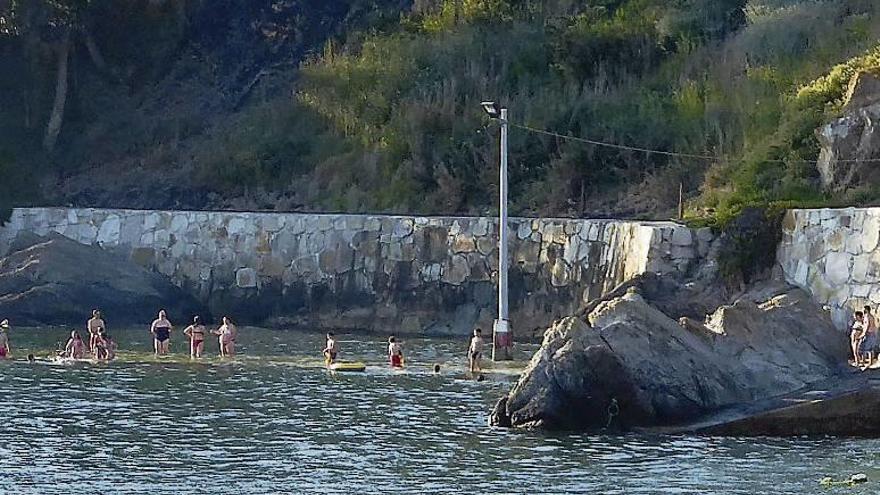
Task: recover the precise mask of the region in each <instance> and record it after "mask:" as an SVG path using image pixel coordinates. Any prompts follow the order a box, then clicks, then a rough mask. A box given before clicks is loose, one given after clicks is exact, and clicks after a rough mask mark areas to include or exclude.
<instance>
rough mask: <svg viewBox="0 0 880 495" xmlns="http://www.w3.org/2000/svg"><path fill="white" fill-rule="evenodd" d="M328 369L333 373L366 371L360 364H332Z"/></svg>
mask: <svg viewBox="0 0 880 495" xmlns="http://www.w3.org/2000/svg"><path fill="white" fill-rule="evenodd" d="M330 369H331V370H333V371H364V370H366V369H367V365H365V364H364V363H361V362H352V363H333V364H331V365H330Z"/></svg>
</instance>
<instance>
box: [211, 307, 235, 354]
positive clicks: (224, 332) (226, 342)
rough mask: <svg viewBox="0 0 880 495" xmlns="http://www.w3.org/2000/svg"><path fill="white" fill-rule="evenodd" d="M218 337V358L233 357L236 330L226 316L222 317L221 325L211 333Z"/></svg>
mask: <svg viewBox="0 0 880 495" xmlns="http://www.w3.org/2000/svg"><path fill="white" fill-rule="evenodd" d="M212 333H213V334H214V335H216V336H217V337H218V339H217V340H218V341H219V343H220V357H234V356H235V339H236V337H238V329H237V328H235V324H234V323H232V320H231V319H230V318H229V317H228V316H224V317H223V324H222V325H220V328H218V329H217V330H214V331H213V332H212Z"/></svg>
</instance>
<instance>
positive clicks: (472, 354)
mask: <svg viewBox="0 0 880 495" xmlns="http://www.w3.org/2000/svg"><path fill="white" fill-rule="evenodd" d="M482 357H483V330H482V329H480V328H477V329H474V336H473V337H471V342H470V345H469V346H468V363H469V364H470V368H471V373H475V372H477V371H481V368H480V359H482Z"/></svg>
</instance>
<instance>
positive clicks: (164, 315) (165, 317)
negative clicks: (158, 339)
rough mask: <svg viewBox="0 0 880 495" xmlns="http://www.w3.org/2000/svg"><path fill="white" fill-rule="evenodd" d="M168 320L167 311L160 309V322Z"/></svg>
mask: <svg viewBox="0 0 880 495" xmlns="http://www.w3.org/2000/svg"><path fill="white" fill-rule="evenodd" d="M167 318H168V316H167V314H166V313H165V310H164V309H160V310H159V319H160V320H165V319H167Z"/></svg>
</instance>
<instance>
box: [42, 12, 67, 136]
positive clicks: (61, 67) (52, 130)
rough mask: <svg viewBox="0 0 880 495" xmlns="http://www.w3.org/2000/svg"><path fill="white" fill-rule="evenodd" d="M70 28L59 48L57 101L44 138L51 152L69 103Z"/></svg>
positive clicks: (53, 106)
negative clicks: (65, 108)
mask: <svg viewBox="0 0 880 495" xmlns="http://www.w3.org/2000/svg"><path fill="white" fill-rule="evenodd" d="M69 56H70V29H69V28H68V29H67V30H66V31H65V32H64V38H63V39H62V41H61V47H59V49H58V74H57V80H56V83H55V102H54V103H53V104H52V115H51V116H50V117H49V124H48V125H47V126H46V137H45V138H44V139H43V149H45V150H46V151H47V152H51V151H52V150H53V149H55V142H56V141H57V140H58V134H59V133H60V132H61V121H62V119H63V118H64V106H65V105H66V104H67V65H68V59H69V58H70V57H69Z"/></svg>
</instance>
